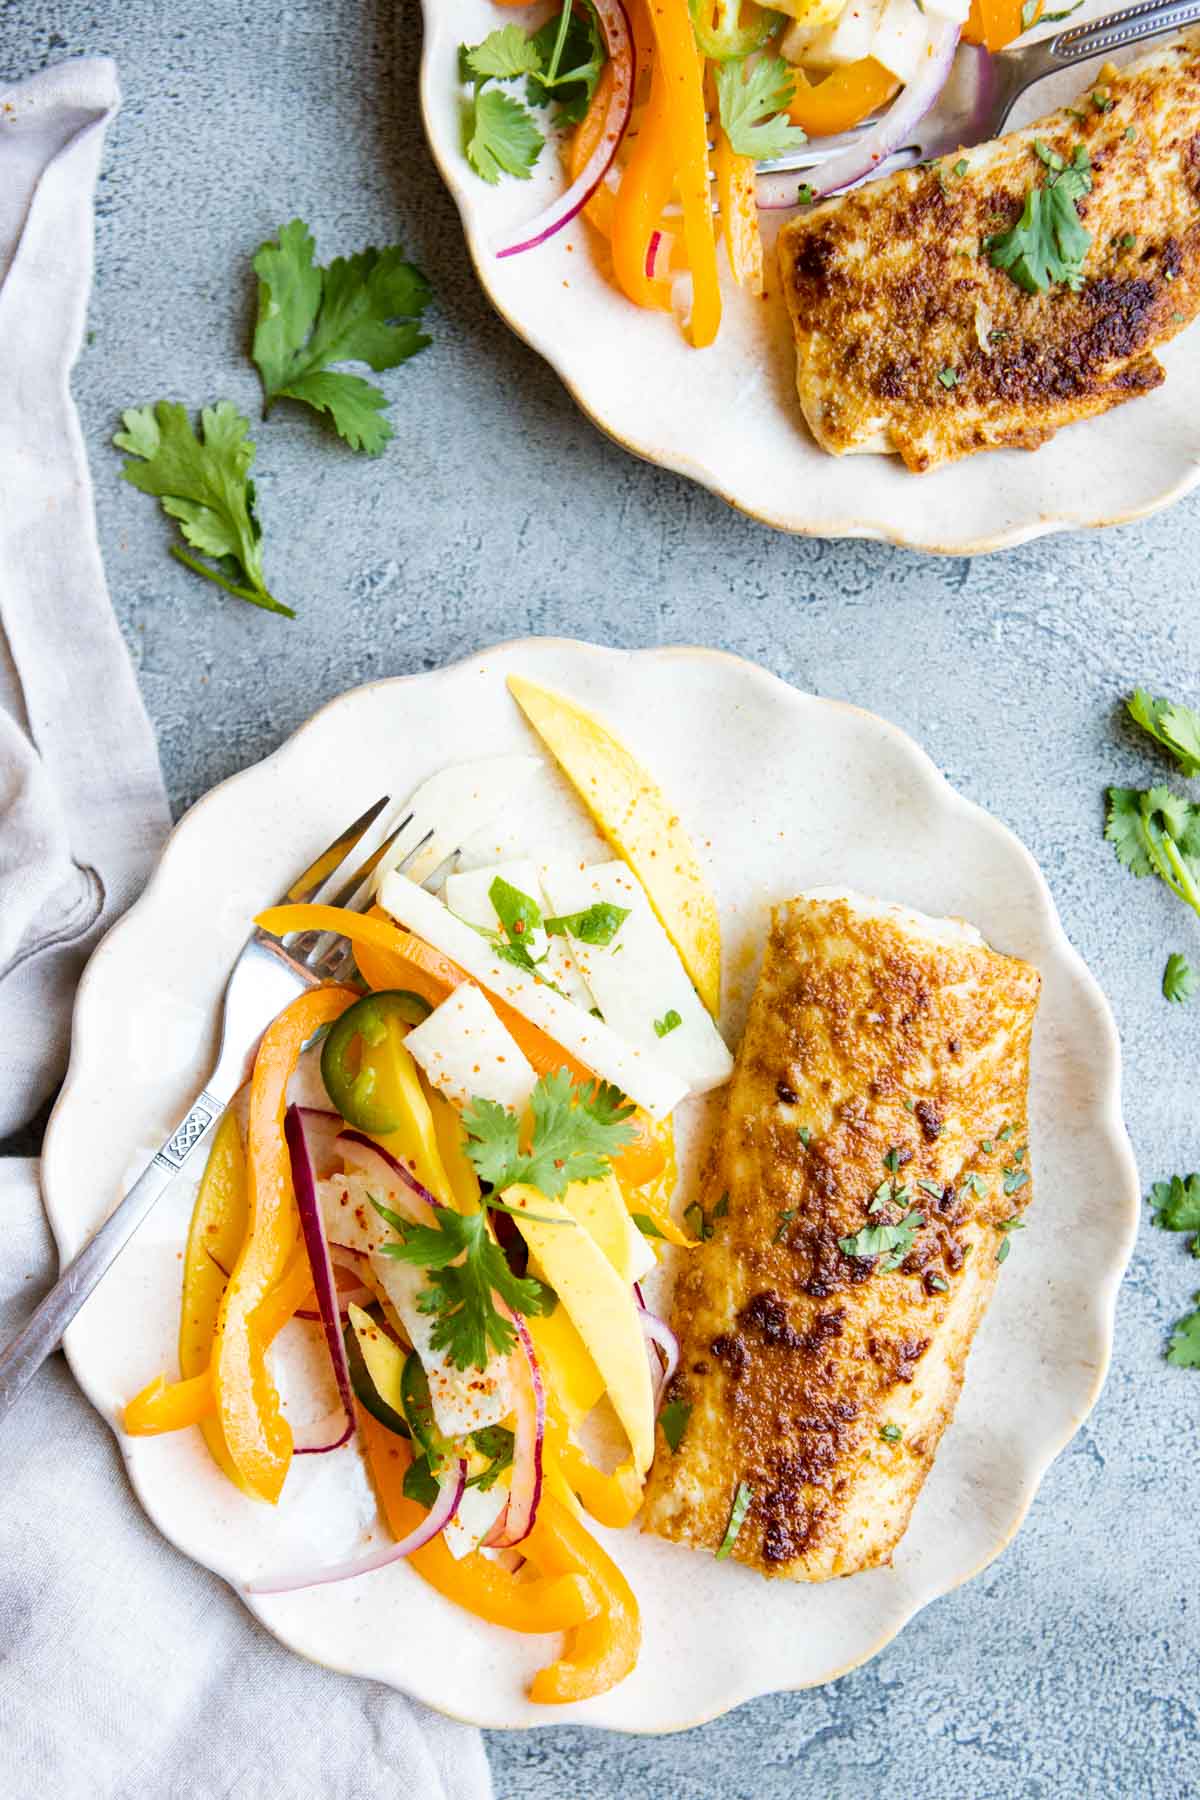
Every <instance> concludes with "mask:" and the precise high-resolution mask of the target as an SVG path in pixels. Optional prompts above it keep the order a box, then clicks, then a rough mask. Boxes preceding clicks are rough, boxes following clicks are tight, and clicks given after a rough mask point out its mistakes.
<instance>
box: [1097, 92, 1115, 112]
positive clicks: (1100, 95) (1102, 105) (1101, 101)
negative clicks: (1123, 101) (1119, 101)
mask: <svg viewBox="0 0 1200 1800" xmlns="http://www.w3.org/2000/svg"><path fill="white" fill-rule="evenodd" d="M1113 104H1114V103H1113V98H1112V95H1111V94H1110V93H1109V91H1108V89H1107V88H1094V89H1093V91H1092V105H1093V106H1094V107H1095V109H1096V111H1097V112H1098V113H1106V112H1111V111H1112V109H1113Z"/></svg>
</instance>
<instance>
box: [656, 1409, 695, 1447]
mask: <svg viewBox="0 0 1200 1800" xmlns="http://www.w3.org/2000/svg"><path fill="white" fill-rule="evenodd" d="M691 1416H692V1409H691V1406H690V1404H689V1403H688V1402H687V1401H686V1400H668V1401H667V1404H666V1405H665V1406H664V1407H663V1409H662V1411H661V1412H660V1413H659V1415H658V1422H659V1424H660V1425H661V1427H662V1434H663V1436H664V1437H665V1438H666V1440H667V1443H668V1444H669V1446H670V1449H671V1454H672V1455H674V1454H675V1452H676V1451H677V1450H678V1449H679V1446H680V1444H681V1443H682V1442H683V1434H684V1432H685V1431H686V1430H687V1422H688V1420H689V1419H690V1418H691Z"/></svg>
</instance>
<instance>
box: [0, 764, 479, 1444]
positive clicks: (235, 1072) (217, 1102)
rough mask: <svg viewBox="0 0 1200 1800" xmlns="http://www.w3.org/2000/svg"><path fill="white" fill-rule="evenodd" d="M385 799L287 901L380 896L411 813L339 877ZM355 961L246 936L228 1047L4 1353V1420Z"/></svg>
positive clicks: (325, 943)
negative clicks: (273, 1048) (283, 1045)
mask: <svg viewBox="0 0 1200 1800" xmlns="http://www.w3.org/2000/svg"><path fill="white" fill-rule="evenodd" d="M388 800H389V796H388V795H386V794H385V795H384V796H383V798H382V799H380V800H377V801H376V802H375V804H374V806H370V807H368V808H367V810H366V812H365V813H363V815H362V817H361V818H359V819H356V820H355V821H354V823H353V825H348V826H347V827H346V829H345V830H344V831H343V832H342V833H341V834H340V835H339V836H338V837H336V838H335V839H334V841H333V843H332V844H330V846H329V848H328V849H327V850H324V851H322V853H321V855H320V856H318V857H317V859H316V861H315V862H313V863H311V864H310V865H309V867H308V868H307V869H305V871H304V873H303V874H302V875H299V876H297V878H296V880H295V881H294V882H293V883H292V885H291V887H290V888H289V889H288V891H287V893H286V894H284V896H283V899H282V901H281V902H280V904H281V905H286V904H288V903H290V902H297V901H305V900H314V899H324V898H327V899H328V901H329V904H331V905H335V906H348V907H353V908H354V910H356V911H361V910H362V909H363V908H364V907H365V906H366V905H367V904H368V903H369V902H370V900H371V898H372V895H373V892H374V888H373V884H372V882H371V876H372V874H373V873H374V871H375V869H376V868H377V867H378V865H379V863H380V862H381V861H382V860H383V858H384V857H385V856H386V855H387V852H388V851H389V850H390V849H391V847H392V845H393V844H394V842H395V840H396V839H397V837H399V835H400V833H401V832H402V831H403V830H404V829H405V827H406V826H407V825H409V824H410V823H411V821H412V814H411V813H409V814H408V815H407V816H406V817H405V818H403V819H402V820H401V821H400V823H399V825H397V826H396V828H395V830H394V831H391V832H389V833H388V835H387V836H386V837H385V838H384V840H383V842H382V843H381V844H380V845H379V846H378V847H377V848H376V849H375V850H373V851H372V853H371V855H370V856H368V857H367V858H366V860H365V861H363V862H362V863H360V864H359V866H358V867H357V868H356V869H355V870H354V872H353V874H352V875H350V877H349V879H343V880H340V881H339V877H341V876H343V874H344V870H345V866H346V863H347V861H348V859H349V857H350V853H351V852H352V851H353V850H355V849H356V848H357V847H358V846H359V845H360V844H361V843H362V841H363V839H364V838H365V837H366V836H367V833H368V832H369V831H370V828H371V827H372V825H374V823H375V821H376V820H377V819H378V818H379V816H380V814H381V813H382V812H383V810H384V808H385V807H386V806H387V805H388ZM433 835H434V834H433V832H432V831H428V832H426V834H425V836H424V837H422V838H421V839H420V840H419V842H417V843H416V844H414V845H413V847H412V848H411V849H410V850H409V851H408V853H407V855H405V856H404V857H402V858H400V859H399V861H398V862H397V864H396V867H397V868H400V869H403V868H406V867H408V866H409V865H410V864H411V863H412V862H413V861H414V859H415V858H416V857H417V856H419V855H420V853H421V851H422V850H424V849H425V847H426V845H427V844H428V843H429V841H430V839H431V838H432V837H433ZM445 866H446V865H445V864H439V866H438V869H437V870H435V871H434V873H433V875H432V876H431V877H430V881H431V882H432V881H435V880H436V878H437V876H438V875H440V874H441V872H442V869H443V868H444V867H445ZM335 883H337V885H336V887H335V886H334V884H335ZM331 889H332V890H333V891H330V890H331ZM351 957H352V952H351V951H350V949H349V947H348V946H347V945H346V944H345V942H344V940H343V939H341V938H338V937H335V936H332V935H331V934H329V933H327V932H304V933H295V934H293V935H292V936H291V937H289V938H288V939H286V940H285V939H282V938H277V937H273V936H272V935H271V934H270V932H266V931H262V930H260V929H259V928H258V927H256V928H255V929H254V931H253V932H252V933H251V935H250V937H249V938H247V940H246V943H245V946H244V947H243V949H242V951H241V954H240V955H239V957H238V959H237V961H236V962H235V963H234V965H233V971H232V973H231V974H230V977H229V982H228V984H227V986H226V989H225V1007H224V1017H223V1021H222V1028H221V1047H220V1049H219V1051H218V1052H217V1062H216V1067H215V1068H214V1070H213V1072H212V1074H211V1075H210V1076H209V1078H208V1080H207V1082H206V1083H205V1085H204V1087H203V1088H202V1089H201V1091H200V1093H199V1094H197V1096H196V1098H195V1100H193V1102H192V1104H191V1106H190V1107H189V1108H188V1110H187V1113H186V1115H185V1117H184V1118H183V1119H181V1120H180V1122H179V1124H178V1125H177V1126H176V1127H175V1130H174V1131H173V1132H172V1133H171V1135H170V1137H169V1138H168V1139H167V1141H166V1143H165V1144H164V1145H163V1146H162V1148H161V1150H159V1151H158V1152H157V1153H156V1154H155V1156H154V1157H153V1159H152V1160H151V1161H150V1162H149V1163H148V1164H147V1166H146V1168H145V1169H144V1170H143V1172H142V1174H141V1175H140V1176H139V1177H138V1179H137V1180H136V1181H135V1182H134V1184H133V1186H132V1187H131V1188H130V1190H129V1192H128V1193H127V1194H126V1195H125V1198H124V1199H123V1200H122V1201H121V1203H120V1205H119V1206H118V1207H117V1208H116V1210H115V1211H114V1212H112V1213H111V1214H110V1215H109V1217H108V1218H107V1219H106V1220H105V1222H104V1224H103V1225H101V1227H100V1229H99V1231H97V1233H96V1235H95V1236H94V1237H93V1238H92V1239H91V1240H90V1242H89V1243H88V1244H87V1245H86V1246H85V1247H84V1249H82V1250H81V1251H80V1252H79V1255H78V1256H77V1257H76V1258H75V1259H74V1261H73V1262H71V1263H69V1264H68V1266H67V1267H66V1268H65V1269H64V1270H63V1272H62V1274H61V1275H60V1276H59V1278H58V1280H57V1282H56V1283H55V1284H54V1286H53V1287H52V1288H51V1290H50V1292H49V1293H48V1294H47V1295H46V1297H45V1299H44V1300H43V1301H42V1302H41V1303H40V1305H39V1306H38V1307H37V1308H36V1309H35V1310H34V1313H33V1315H32V1317H31V1318H30V1319H29V1321H28V1323H27V1324H26V1325H25V1327H24V1329H23V1330H22V1331H21V1332H19V1333H18V1335H17V1336H16V1337H15V1338H14V1339H13V1341H12V1342H11V1344H9V1345H8V1346H7V1347H6V1348H5V1349H4V1350H3V1351H0V1420H2V1419H3V1418H4V1416H5V1415H6V1414H7V1412H8V1411H9V1409H10V1407H12V1406H13V1405H15V1403H16V1401H17V1400H18V1399H19V1398H20V1396H21V1394H22V1393H23V1392H24V1390H25V1388H26V1387H27V1386H28V1384H29V1382H30V1381H31V1380H32V1378H33V1376H34V1375H35V1374H36V1373H37V1371H38V1369H39V1368H40V1367H41V1366H42V1364H43V1363H44V1362H45V1360H46V1358H47V1357H48V1356H49V1355H50V1353H51V1352H52V1351H53V1350H54V1349H55V1348H56V1347H57V1345H58V1343H59V1340H60V1339H61V1337H62V1334H63V1332H64V1331H65V1330H66V1328H67V1326H68V1325H69V1324H70V1322H71V1320H72V1319H73V1318H74V1317H75V1314H76V1313H77V1312H78V1311H79V1309H80V1307H81V1306H82V1305H83V1303H84V1301H85V1300H86V1299H87V1297H88V1295H89V1294H90V1293H91V1292H92V1290H93V1289H94V1288H95V1286H96V1284H97V1283H98V1282H99V1281H100V1279H101V1277H102V1276H104V1275H105V1274H106V1273H107V1271H108V1270H109V1269H110V1268H111V1267H112V1265H113V1263H114V1262H115V1261H116V1259H117V1257H118V1256H119V1255H120V1254H121V1251H122V1250H123V1249H124V1248H125V1246H126V1244H127V1243H128V1242H129V1240H130V1238H131V1237H132V1236H133V1234H134V1232H135V1231H136V1230H137V1228H138V1226H139V1225H140V1224H141V1223H142V1221H143V1220H144V1219H145V1218H146V1217H147V1215H148V1214H149V1213H150V1211H151V1209H152V1208H153V1206H154V1204H155V1202H156V1201H157V1200H158V1199H159V1198H160V1196H161V1195H162V1193H163V1191H164V1190H165V1189H166V1188H167V1187H169V1186H170V1184H171V1182H172V1181H174V1179H175V1177H176V1175H178V1174H179V1171H180V1170H181V1169H182V1168H184V1167H185V1165H186V1164H187V1163H188V1161H189V1160H190V1158H191V1157H192V1156H193V1154H194V1153H195V1151H196V1150H197V1149H198V1147H199V1145H200V1143H201V1142H202V1140H203V1139H204V1138H205V1137H206V1136H207V1135H208V1131H209V1128H210V1127H211V1126H212V1125H213V1124H215V1122H216V1121H217V1120H218V1119H219V1118H220V1117H221V1114H222V1113H223V1112H224V1111H225V1109H226V1107H227V1106H228V1105H229V1103H230V1101H231V1100H232V1099H233V1097H234V1095H235V1094H236V1093H237V1091H238V1089H239V1088H240V1087H241V1085H242V1083H243V1082H244V1081H245V1080H246V1078H247V1076H248V1074H249V1072H250V1068H251V1066H252V1063H253V1057H254V1053H255V1051H256V1050H257V1048H258V1041H259V1039H260V1038H261V1036H262V1034H263V1032H264V1031H265V1030H266V1028H267V1026H268V1025H269V1024H270V1023H271V1020H272V1019H274V1018H275V1017H276V1016H277V1015H278V1014H279V1013H280V1012H282V1010H283V1008H284V1007H285V1006H286V1005H287V1004H288V1003H289V1001H292V1000H294V999H295V998H296V996H297V995H298V994H302V993H303V992H304V991H305V989H306V988H310V987H316V986H317V985H318V984H319V983H320V982H323V981H335V980H338V979H340V978H341V977H343V976H344V975H345V974H346V973H347V970H348V968H349V965H350V962H351Z"/></svg>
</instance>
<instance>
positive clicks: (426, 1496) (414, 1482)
mask: <svg viewBox="0 0 1200 1800" xmlns="http://www.w3.org/2000/svg"><path fill="white" fill-rule="evenodd" d="M440 1491H441V1490H440V1488H439V1486H438V1480H437V1476H436V1475H435V1474H434V1472H433V1470H432V1469H431V1468H430V1466H429V1458H428V1457H427V1456H414V1458H413V1460H412V1461H411V1462H410V1463H409V1465H408V1467H407V1469H405V1471H404V1484H403V1493H404V1498H405V1499H406V1500H415V1501H416V1502H417V1505H418V1506H423V1507H424V1508H425V1510H426V1512H428V1511H429V1510H430V1508H431V1507H432V1506H433V1505H434V1504H435V1503H436V1501H437V1497H438V1494H439V1493H440Z"/></svg>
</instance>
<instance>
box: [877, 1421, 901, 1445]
mask: <svg viewBox="0 0 1200 1800" xmlns="http://www.w3.org/2000/svg"><path fill="white" fill-rule="evenodd" d="M879 1435H880V1437H881V1438H882V1439H883V1441H884V1443H885V1444H898V1443H899V1442H900V1439H901V1438H902V1437H903V1436H904V1427H903V1425H881V1426H880V1427H879Z"/></svg>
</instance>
